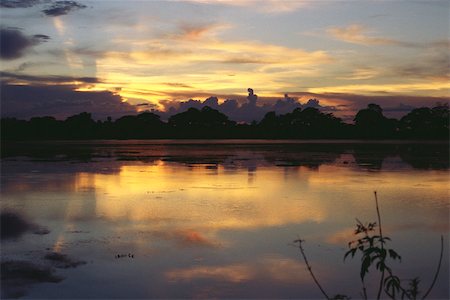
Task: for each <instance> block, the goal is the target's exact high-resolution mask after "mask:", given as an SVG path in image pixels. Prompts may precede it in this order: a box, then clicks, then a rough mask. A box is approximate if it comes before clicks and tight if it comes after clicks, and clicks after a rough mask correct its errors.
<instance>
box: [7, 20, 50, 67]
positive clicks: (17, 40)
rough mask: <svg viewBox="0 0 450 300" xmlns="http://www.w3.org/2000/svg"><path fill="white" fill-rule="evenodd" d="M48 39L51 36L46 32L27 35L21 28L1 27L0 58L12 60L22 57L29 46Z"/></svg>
mask: <svg viewBox="0 0 450 300" xmlns="http://www.w3.org/2000/svg"><path fill="white" fill-rule="evenodd" d="M48 39H50V37H49V36H47V35H44V34H36V35H34V36H26V35H24V34H23V33H22V32H21V31H20V29H19V28H1V29H0V40H1V43H0V58H1V59H6V60H11V59H16V58H19V57H22V56H23V55H24V54H25V52H26V51H27V50H28V49H29V48H31V47H32V46H35V45H37V44H39V43H41V42H45V41H47V40H48Z"/></svg>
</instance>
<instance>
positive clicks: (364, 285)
mask: <svg viewBox="0 0 450 300" xmlns="http://www.w3.org/2000/svg"><path fill="white" fill-rule="evenodd" d="M361 283H362V287H363V294H364V299H365V300H367V289H366V284H365V282H364V279H361Z"/></svg>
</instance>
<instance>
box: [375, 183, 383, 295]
mask: <svg viewBox="0 0 450 300" xmlns="http://www.w3.org/2000/svg"><path fill="white" fill-rule="evenodd" d="M373 193H374V195H375V205H376V207H377V216H378V230H379V232H380V240H381V252H383V250H384V240H383V230H382V228H381V216H380V209H379V207H378V197H377V191H374V192H373ZM383 260H384V259H383ZM383 265H384V262H383ZM383 281H384V268H383V271H381V278H380V285H379V287H378V294H377V299H380V297H381V290H382V289H383Z"/></svg>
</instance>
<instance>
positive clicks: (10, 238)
mask: <svg viewBox="0 0 450 300" xmlns="http://www.w3.org/2000/svg"><path fill="white" fill-rule="evenodd" d="M1 166H2V172H1V211H2V220H1V223H2V240H1V260H2V269H1V271H2V275H1V276H2V277H1V278H2V285H1V293H2V295H1V296H2V298H7V297H24V298H58V299H62V298H193V297H195V298H308V299H309V298H320V297H321V294H320V292H319V290H318V289H317V287H316V286H315V285H314V283H313V280H312V278H311V277H310V275H309V273H308V271H307V269H306V267H305V265H304V263H303V261H302V260H301V256H300V252H299V251H298V249H297V248H295V247H293V246H292V241H293V240H295V239H297V238H299V237H301V238H302V239H304V240H306V242H305V244H304V247H305V250H306V254H307V256H308V258H309V261H310V263H311V265H312V267H313V270H314V272H315V274H316V276H317V277H318V278H319V280H320V281H321V283H322V285H323V287H324V288H325V289H326V290H327V292H328V293H329V294H331V295H334V294H338V293H339V294H346V295H348V296H351V297H352V298H353V299H355V298H360V296H361V294H360V293H361V286H360V280H359V267H360V263H359V258H355V259H353V260H347V261H346V262H344V261H343V256H344V253H345V252H346V251H347V249H348V248H347V243H348V241H350V240H352V239H353V238H354V236H353V234H352V232H353V229H354V224H355V218H358V219H360V220H361V221H363V222H365V221H375V220H376V210H375V202H374V197H373V191H375V190H376V191H377V192H378V195H379V202H380V209H381V216H382V222H383V229H384V234H385V235H388V236H390V237H391V238H392V242H391V244H390V245H391V247H392V248H394V249H396V250H397V252H398V253H399V254H400V255H402V262H401V263H393V264H392V267H393V269H394V271H395V273H396V274H398V275H399V276H400V277H401V278H403V279H411V278H414V277H416V276H419V277H420V278H421V287H420V290H421V291H425V290H426V289H427V288H428V287H429V285H430V284H431V281H432V277H433V275H434V271H435V269H436V267H437V263H438V258H439V251H440V236H441V235H444V238H445V249H444V259H443V264H442V267H441V273H440V276H439V278H438V280H437V282H436V285H435V287H434V289H433V291H432V293H431V294H430V298H442V299H445V298H449V258H448V256H449V255H448V254H449V251H448V240H449V173H448V171H449V157H448V145H447V144H445V143H444V144H442V143H441V144H439V143H427V144H424V143H405V142H404V143H400V144H396V143H370V144H369V143H365V144H361V143H359V144H358V143H354V142H341V143H332V142H327V141H323V142H314V143H308V142H300V143H299V142H289V141H285V142H274V141H215V142H207V141H196V142H192V141H89V142H48V143H14V144H3V145H2V161H1ZM375 274H376V272H375V271H371V273H370V274H369V277H368V290H369V294H370V295H372V296H375V288H376V283H377V282H378V277H375V276H374V275H375ZM405 283H406V282H405Z"/></svg>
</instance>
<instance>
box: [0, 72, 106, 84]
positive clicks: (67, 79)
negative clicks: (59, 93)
mask: <svg viewBox="0 0 450 300" xmlns="http://www.w3.org/2000/svg"><path fill="white" fill-rule="evenodd" d="M0 77H1V78H2V79H3V80H5V81H9V80H20V81H25V82H27V83H71V82H74V81H77V82H82V83H99V82H101V81H100V80H99V79H98V78H97V77H71V76H32V75H24V74H16V73H9V72H0Z"/></svg>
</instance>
